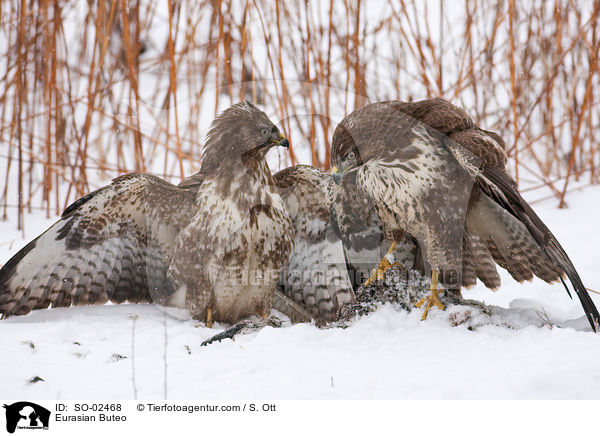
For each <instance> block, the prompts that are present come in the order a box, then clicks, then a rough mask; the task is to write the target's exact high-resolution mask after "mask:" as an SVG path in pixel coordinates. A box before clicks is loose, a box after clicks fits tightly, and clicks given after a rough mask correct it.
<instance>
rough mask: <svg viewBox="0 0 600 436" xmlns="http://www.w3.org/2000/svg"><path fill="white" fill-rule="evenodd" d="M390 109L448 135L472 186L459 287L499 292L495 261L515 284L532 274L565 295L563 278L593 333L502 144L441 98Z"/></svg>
mask: <svg viewBox="0 0 600 436" xmlns="http://www.w3.org/2000/svg"><path fill="white" fill-rule="evenodd" d="M389 104H391V105H393V106H394V107H397V108H398V109H399V110H401V111H403V112H405V113H407V114H408V115H411V116H413V117H414V118H416V119H418V120H419V121H422V122H424V123H426V124H428V125H429V126H430V127H432V128H434V129H435V130H437V131H439V132H440V133H442V134H443V135H445V136H447V138H448V139H445V140H444V144H445V145H446V146H447V147H448V149H450V151H451V152H452V154H453V155H454V157H455V158H456V160H457V161H458V162H459V163H460V164H461V166H463V168H464V169H465V170H466V171H467V172H468V173H469V174H471V175H472V177H473V178H474V180H475V182H476V185H475V187H474V188H473V194H472V196H471V199H470V202H469V210H468V213H467V224H466V229H465V238H464V241H463V246H464V248H465V250H464V259H463V284H466V285H469V284H474V282H475V276H479V278H481V279H482V281H483V282H484V283H485V284H486V285H488V286H490V287H492V288H495V287H497V286H498V285H499V284H500V278H499V277H498V275H497V272H496V271H495V268H492V266H493V262H495V263H497V264H498V265H500V266H502V267H504V268H506V269H507V270H508V271H509V273H510V274H511V275H512V276H513V277H514V278H515V279H516V280H517V281H523V280H531V279H532V278H533V276H534V275H535V276H537V277H539V278H541V279H542V280H545V281H546V282H553V281H558V280H561V281H562V282H563V284H564V285H565V289H567V292H569V289H568V287H567V286H566V284H565V283H564V281H563V278H564V276H566V277H568V279H569V281H570V282H571V284H572V286H573V288H574V289H575V292H576V294H577V296H578V297H579V300H580V302H581V304H582V306H583V309H584V311H585V314H586V316H587V318H588V321H589V322H590V324H591V326H592V328H593V329H594V330H595V325H596V324H598V322H599V321H600V315H599V314H598V310H597V309H596V307H595V305H594V303H593V301H592V300H591V298H590V296H589V294H588V292H587V290H586V288H585V286H584V285H583V283H582V281H581V278H580V277H579V274H578V273H577V271H576V269H575V267H574V266H573V263H572V262H571V260H570V259H569V257H568V255H567V254H566V252H565V251H564V249H563V248H562V246H561V245H560V243H559V242H558V240H557V239H556V237H555V236H554V235H553V234H552V233H551V232H550V230H549V229H548V227H546V225H545V224H544V223H543V222H542V220H541V219H540V218H539V217H538V216H537V214H536V213H535V212H534V211H533V209H532V208H531V206H529V204H528V203H527V202H526V201H525V200H524V199H523V197H521V195H520V194H519V192H518V190H517V187H516V183H515V182H514V180H513V179H512V178H511V177H510V175H509V174H508V172H507V170H506V154H505V144H504V141H503V140H502V139H501V138H500V137H499V136H498V135H497V134H495V133H493V132H488V131H485V130H482V129H480V128H479V127H477V126H476V125H475V123H474V122H473V121H472V120H471V119H470V118H469V116H468V115H467V114H466V112H465V111H464V110H462V109H460V108H458V107H456V106H454V105H452V104H451V103H449V102H447V101H445V100H443V99H439V98H438V99H433V100H426V101H422V102H417V103H402V102H389ZM569 295H570V293H569Z"/></svg>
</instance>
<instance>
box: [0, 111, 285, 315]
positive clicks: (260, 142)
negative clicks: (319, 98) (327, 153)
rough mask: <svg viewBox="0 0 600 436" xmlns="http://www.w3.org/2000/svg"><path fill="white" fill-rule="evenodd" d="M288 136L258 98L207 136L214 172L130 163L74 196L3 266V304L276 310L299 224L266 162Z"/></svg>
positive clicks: (194, 311) (24, 308)
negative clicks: (185, 175)
mask: <svg viewBox="0 0 600 436" xmlns="http://www.w3.org/2000/svg"><path fill="white" fill-rule="evenodd" d="M274 145H281V146H287V145H288V142H287V139H285V138H284V137H283V136H282V135H281V133H280V132H279V130H278V129H277V127H276V126H275V125H274V124H273V123H272V122H271V121H270V120H269V119H268V117H267V116H266V115H265V114H264V113H263V112H262V111H260V110H259V109H258V108H256V107H255V106H254V105H252V104H251V103H248V102H245V103H240V104H236V105H234V106H232V107H230V108H229V109H227V110H225V111H224V112H223V113H222V114H221V115H219V116H218V117H217V118H216V119H215V121H214V122H213V124H212V126H211V129H210V131H209V133H208V135H207V139H206V144H205V151H204V160H203V170H204V182H203V183H202V184H201V186H199V187H198V188H197V189H195V190H188V189H181V188H178V187H176V186H173V185H171V184H169V183H166V182H165V181H163V180H161V179H159V178H157V177H154V176H150V175H144V174H128V175H125V176H121V177H118V178H116V179H115V180H114V181H113V182H112V184H111V185H109V186H106V187H103V188H100V189H98V190H97V191H95V192H92V193H90V194H88V195H86V196H84V197H83V198H81V199H79V200H78V201H76V202H75V203H74V204H72V205H71V206H69V207H68V208H67V209H66V210H65V212H64V213H63V215H62V217H61V219H60V220H59V221H58V222H57V223H56V224H54V225H53V226H52V227H50V228H49V229H48V230H47V231H46V232H44V233H43V234H42V235H40V236H39V237H38V238H36V239H35V240H34V241H32V242H31V243H29V244H28V245H27V246H26V247H25V248H24V249H22V250H21V251H20V252H18V253H17V254H16V255H15V256H14V257H13V258H12V259H10V260H9V261H8V262H7V263H6V264H5V265H4V266H3V268H2V269H1V270H0V313H1V314H2V316H3V317H6V316H10V315H19V314H25V313H28V312H29V311H31V310H33V309H40V308H46V307H48V306H53V307H59V306H70V305H82V304H98V303H104V302H106V301H113V302H116V303H120V302H124V301H130V302H142V301H155V302H160V303H162V304H167V305H172V306H177V307H182V308H185V309H187V310H189V312H190V314H191V315H192V316H194V317H196V318H199V319H202V320H206V321H207V323H211V318H212V319H215V320H218V321H223V322H227V323H233V322H236V321H238V320H239V319H241V318H243V317H247V316H250V315H260V316H266V314H267V313H268V312H269V311H270V309H271V304H272V299H273V293H274V292H275V289H276V286H277V284H278V282H279V274H280V271H281V268H282V266H283V264H284V263H285V262H286V261H287V259H288V256H289V253H290V251H291V249H292V245H293V240H294V227H293V225H292V220H291V218H290V217H289V215H288V213H287V209H286V206H285V204H284V202H283V200H282V198H281V196H280V195H279V193H278V192H277V188H276V186H275V184H274V181H273V177H272V175H271V172H270V170H269V167H268V166H267V163H266V161H265V155H266V153H267V151H268V150H269V149H270V148H271V147H273V146H274Z"/></svg>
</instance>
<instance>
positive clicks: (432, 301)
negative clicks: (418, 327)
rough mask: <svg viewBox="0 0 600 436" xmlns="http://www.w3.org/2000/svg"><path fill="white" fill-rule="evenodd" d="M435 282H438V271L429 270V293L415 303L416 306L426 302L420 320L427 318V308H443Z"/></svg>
mask: <svg viewBox="0 0 600 436" xmlns="http://www.w3.org/2000/svg"><path fill="white" fill-rule="evenodd" d="M437 283H438V272H437V270H435V269H434V270H433V271H431V286H430V288H429V290H430V291H431V294H430V295H428V296H427V297H425V298H422V299H421V300H419V301H418V302H417V303H416V304H415V306H416V307H421V306H422V305H423V304H425V303H427V305H426V306H425V311H424V312H423V316H422V317H421V320H424V319H427V314H428V313H429V309H431V308H432V307H433V306H436V307H437V308H438V309H441V310H444V305H443V304H442V302H441V300H440V297H439V294H438V292H439V291H438V289H437Z"/></svg>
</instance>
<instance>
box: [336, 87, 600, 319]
mask: <svg viewBox="0 0 600 436" xmlns="http://www.w3.org/2000/svg"><path fill="white" fill-rule="evenodd" d="M331 155H332V165H333V172H334V177H335V178H336V180H337V181H340V179H342V176H344V179H345V178H346V176H345V175H352V177H354V178H355V181H356V186H357V189H358V190H359V191H360V192H359V194H357V197H358V198H364V199H365V200H364V201H366V202H367V206H365V207H366V208H367V210H368V207H370V206H369V205H371V207H373V208H374V210H375V211H376V212H377V216H378V218H379V219H380V220H381V223H382V226H383V229H382V230H383V234H384V236H385V239H386V240H387V241H388V242H389V243H391V244H392V247H391V248H390V251H392V250H393V249H394V248H395V245H396V244H398V243H400V242H401V241H402V240H403V239H404V236H405V234H406V233H408V234H409V235H411V236H412V237H414V238H415V239H416V241H417V242H418V244H419V246H420V248H421V251H422V253H423V257H424V259H425V260H426V261H427V263H428V264H429V266H430V267H431V270H432V274H431V276H432V277H431V295H430V296H429V297H428V298H426V299H424V300H423V301H422V302H420V303H421V304H425V303H426V309H425V313H424V317H425V316H426V314H427V311H428V310H429V308H430V307H432V306H433V305H435V306H438V307H440V308H443V305H442V304H441V302H440V301H439V298H438V293H437V292H438V291H437V281H438V273H439V275H440V281H441V282H442V283H443V284H444V285H445V287H446V288H449V289H460V287H461V286H471V285H474V284H475V281H476V279H477V278H478V277H479V278H480V279H481V280H482V281H483V282H484V284H485V285H486V286H488V287H490V288H497V287H498V286H499V285H500V277H499V276H498V273H497V271H496V267H495V264H496V263H497V264H498V265H500V266H502V267H504V268H506V269H507V270H508V271H509V272H510V274H511V275H512V276H513V277H514V278H515V279H516V280H517V281H519V282H522V281H523V280H531V279H532V278H533V276H534V275H535V276H537V277H539V278H541V279H543V280H545V281H546V282H554V281H557V280H561V281H563V278H564V276H566V277H568V278H569V280H570V282H571V284H572V286H573V288H574V289H575V292H576V293H577V296H578V297H579V300H580V302H581V304H582V306H583V309H584V311H585V314H586V316H587V318H588V321H589V323H590V325H591V326H592V329H594V330H595V329H596V325H597V324H598V321H599V318H600V317H599V314H598V310H597V309H596V307H595V305H594V303H593V301H592V300H591V298H590V296H589V294H588V292H587V290H586V288H585V287H584V285H583V283H582V281H581V279H580V277H579V275H578V273H577V271H576V270H575V267H574V266H573V264H572V263H571V261H570V259H569V257H568V256H567V254H566V253H565V251H564V250H563V248H562V247H561V246H560V244H559V243H558V241H557V240H556V238H555V237H554V235H552V233H551V232H550V231H549V230H548V228H547V227H546V226H545V225H544V223H543V222H542V221H541V220H540V218H539V217H538V216H537V215H536V214H535V212H534V211H533V210H532V209H531V207H530V206H529V204H527V202H526V201H525V200H524V199H523V198H522V197H521V195H520V194H519V192H518V191H517V189H516V184H515V182H514V181H513V179H512V178H511V177H510V176H509V174H508V173H507V171H506V154H505V147H504V142H503V141H502V139H501V138H500V137H499V136H498V135H497V134H495V133H493V132H488V131H485V130H482V129H480V128H479V127H478V126H476V125H475V123H474V122H473V121H472V120H471V119H470V118H469V116H468V115H467V114H466V113H465V111H463V110H462V109H460V108H458V107H456V106H454V105H452V104H450V103H449V102H447V101H445V100H443V99H439V98H437V99H433V100H425V101H420V102H415V103H404V102H399V101H387V102H379V103H373V104H369V105H367V106H365V107H363V108H361V109H358V110H356V111H354V112H353V113H351V114H350V115H348V116H347V117H346V118H345V119H344V120H342V122H341V123H340V124H339V125H338V127H337V128H336V130H335V133H334V136H333V143H332V154H331ZM389 267H390V263H389V262H387V260H382V262H381V263H380V267H379V271H378V274H381V273H382V271H384V270H385V269H386V268H389ZM563 284H564V281H563ZM565 288H566V289H567V292H569V290H568V288H567V286H566V284H565ZM569 295H570V294H569Z"/></svg>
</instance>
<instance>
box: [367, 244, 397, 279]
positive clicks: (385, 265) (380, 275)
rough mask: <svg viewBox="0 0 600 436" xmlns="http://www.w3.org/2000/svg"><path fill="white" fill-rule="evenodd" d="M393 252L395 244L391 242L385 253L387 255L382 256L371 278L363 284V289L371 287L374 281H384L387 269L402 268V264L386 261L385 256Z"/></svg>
mask: <svg viewBox="0 0 600 436" xmlns="http://www.w3.org/2000/svg"><path fill="white" fill-rule="evenodd" d="M395 250H396V243H395V242H392V245H390V249H389V250H388V251H387V253H385V256H383V259H381V262H379V265H377V268H375V269H374V270H373V273H372V274H371V277H369V278H368V279H367V281H366V282H365V284H364V287H365V288H366V287H368V286H371V285H372V284H373V282H374V281H375V280H385V272H386V271H387V270H388V269H390V268H392V267H394V266H399V267H402V264H401V263H400V262H394V263H390V262H389V261H388V260H387V255H388V254H390V253H392V252H393V251H395Z"/></svg>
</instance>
